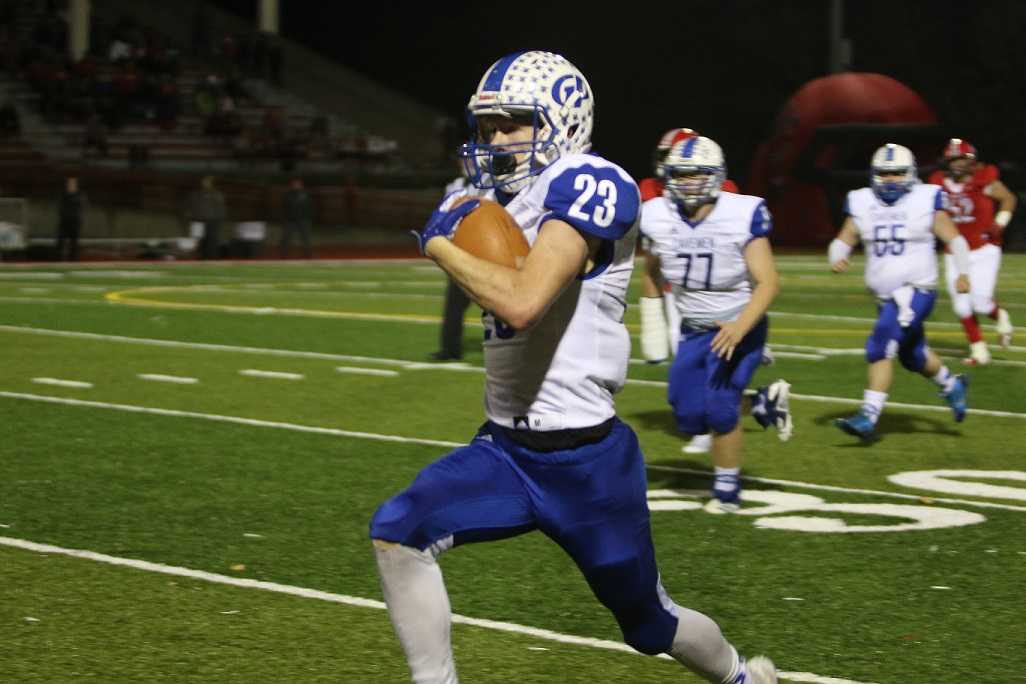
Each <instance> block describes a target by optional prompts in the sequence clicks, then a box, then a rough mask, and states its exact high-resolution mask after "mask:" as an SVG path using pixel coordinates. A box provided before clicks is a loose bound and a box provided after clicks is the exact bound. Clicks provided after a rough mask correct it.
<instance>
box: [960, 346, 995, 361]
mask: <svg viewBox="0 0 1026 684" xmlns="http://www.w3.org/2000/svg"><path fill="white" fill-rule="evenodd" d="M962 363H964V364H965V365H967V366H986V365H987V364H988V363H990V350H989V349H987V343H986V342H984V341H982V340H981V341H979V342H973V343H972V344H970V345H969V356H967V357H966V358H964V359H962Z"/></svg>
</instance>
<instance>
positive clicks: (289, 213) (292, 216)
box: [279, 178, 313, 259]
mask: <svg viewBox="0 0 1026 684" xmlns="http://www.w3.org/2000/svg"><path fill="white" fill-rule="evenodd" d="M284 204H285V223H284V224H283V225H282V230H281V244H280V245H279V253H280V256H281V258H282V259H288V257H289V247H290V245H291V242H292V236H293V235H294V234H295V235H299V241H300V242H301V243H302V244H303V258H305V259H311V258H313V250H312V249H311V247H310V226H311V224H312V222H313V200H312V199H311V197H310V193H309V192H308V191H307V189H306V187H305V186H304V185H303V179H302V178H293V179H292V181H291V182H290V183H289V189H288V190H287V191H286V192H285V198H284Z"/></svg>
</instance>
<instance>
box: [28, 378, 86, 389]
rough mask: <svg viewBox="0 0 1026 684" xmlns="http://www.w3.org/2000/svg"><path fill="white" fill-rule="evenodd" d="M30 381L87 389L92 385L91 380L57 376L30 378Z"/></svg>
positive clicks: (38, 383) (39, 383)
mask: <svg viewBox="0 0 1026 684" xmlns="http://www.w3.org/2000/svg"><path fill="white" fill-rule="evenodd" d="M32 382H34V383H36V384H37V385H54V386H56V387H76V388H79V389H89V388H90V387H92V386H93V383H91V382H82V381H80V380H58V379H57V378H32Z"/></svg>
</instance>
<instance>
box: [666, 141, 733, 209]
mask: <svg viewBox="0 0 1026 684" xmlns="http://www.w3.org/2000/svg"><path fill="white" fill-rule="evenodd" d="M663 171H664V173H665V176H666V192H667V194H668V195H669V196H670V199H672V200H673V201H674V202H676V203H677V204H678V205H682V206H683V207H684V209H685V210H686V211H688V212H689V213H690V212H693V211H694V210H695V209H697V208H698V207H700V206H702V205H703V204H709V203H710V202H715V201H716V198H717V197H719V196H720V186H722V185H723V181H724V180H725V179H726V178H727V163H726V161H725V160H724V159H723V150H722V149H720V146H719V145H717V144H716V143H715V142H714V141H713V140H711V139H709V138H706V137H705V136H696V137H691V138H687V139H685V140H682V141H680V142H677V143H674V144H673V146H672V147H671V148H670V151H669V153H667V155H666V159H665V161H663Z"/></svg>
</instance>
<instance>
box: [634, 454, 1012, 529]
mask: <svg viewBox="0 0 1026 684" xmlns="http://www.w3.org/2000/svg"><path fill="white" fill-rule="evenodd" d="M959 477H961V478H976V479H988V480H1011V481H1014V482H1026V473H1023V472H1019V471H1006V470H927V471H918V472H909V473H898V474H897V475H891V476H890V477H888V480H890V481H891V482H893V483H895V484H899V485H902V486H906V487H914V488H917V489H926V490H930V491H933V492H939V493H944V494H960V495H964V496H986V497H989V498H1005V499H1017V500H1021V501H1026V487H1015V486H1012V487H1003V486H999V485H993V484H984V483H980V482H965V481H961V480H958V479H955V478H959ZM695 498H696V497H695V495H694V494H693V493H687V492H680V491H676V490H672V489H653V490H650V491H649V492H648V507H649V509H650V510H652V511H653V512H658V511H694V510H703V509H704V508H705V507H704V506H703V505H702V504H701V503H699V502H698V501H696V500H695ZM743 498H744V501H745V502H746V503H747V504H752V503H757V504H762V505H761V506H751V505H746V506H744V507H743V508H741V509H740V510H738V511H737V512H736V513H734V515H741V516H749V517H752V518H755V520H754V521H753V524H754V525H755V526H756V527H759V528H764V529H773V530H789V531H793V532H820V533H856V532H910V531H914V530H936V529H943V528H951V527H964V526H967V525H977V524H979V523H982V522H984V521H986V519H987V518H986V517H985V516H983V515H981V514H979V513H975V512H970V511H963V510H959V509H955V508H945V507H940V506H913V505H907V504H862V503H840V504H832V503H827V502H826V501H824V500H823V499H821V498H820V497H818V496H812V495H811V494H794V493H791V492H781V491H777V490H766V489H756V490H751V489H747V490H745V491H744V496H743ZM816 513H819V514H824V515H819V516H817V515H814V514H816ZM809 514H813V515H809ZM844 514H848V515H858V516H880V517H884V518H888V521H887V522H886V523H883V524H879V525H872V524H870V525H867V524H858V525H854V524H852V525H849V524H848V523H847V522H845V521H844V520H843V519H842V518H841V516H843V515H844ZM826 516H829V517H826ZM894 519H897V520H896V521H895V520H894Z"/></svg>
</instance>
